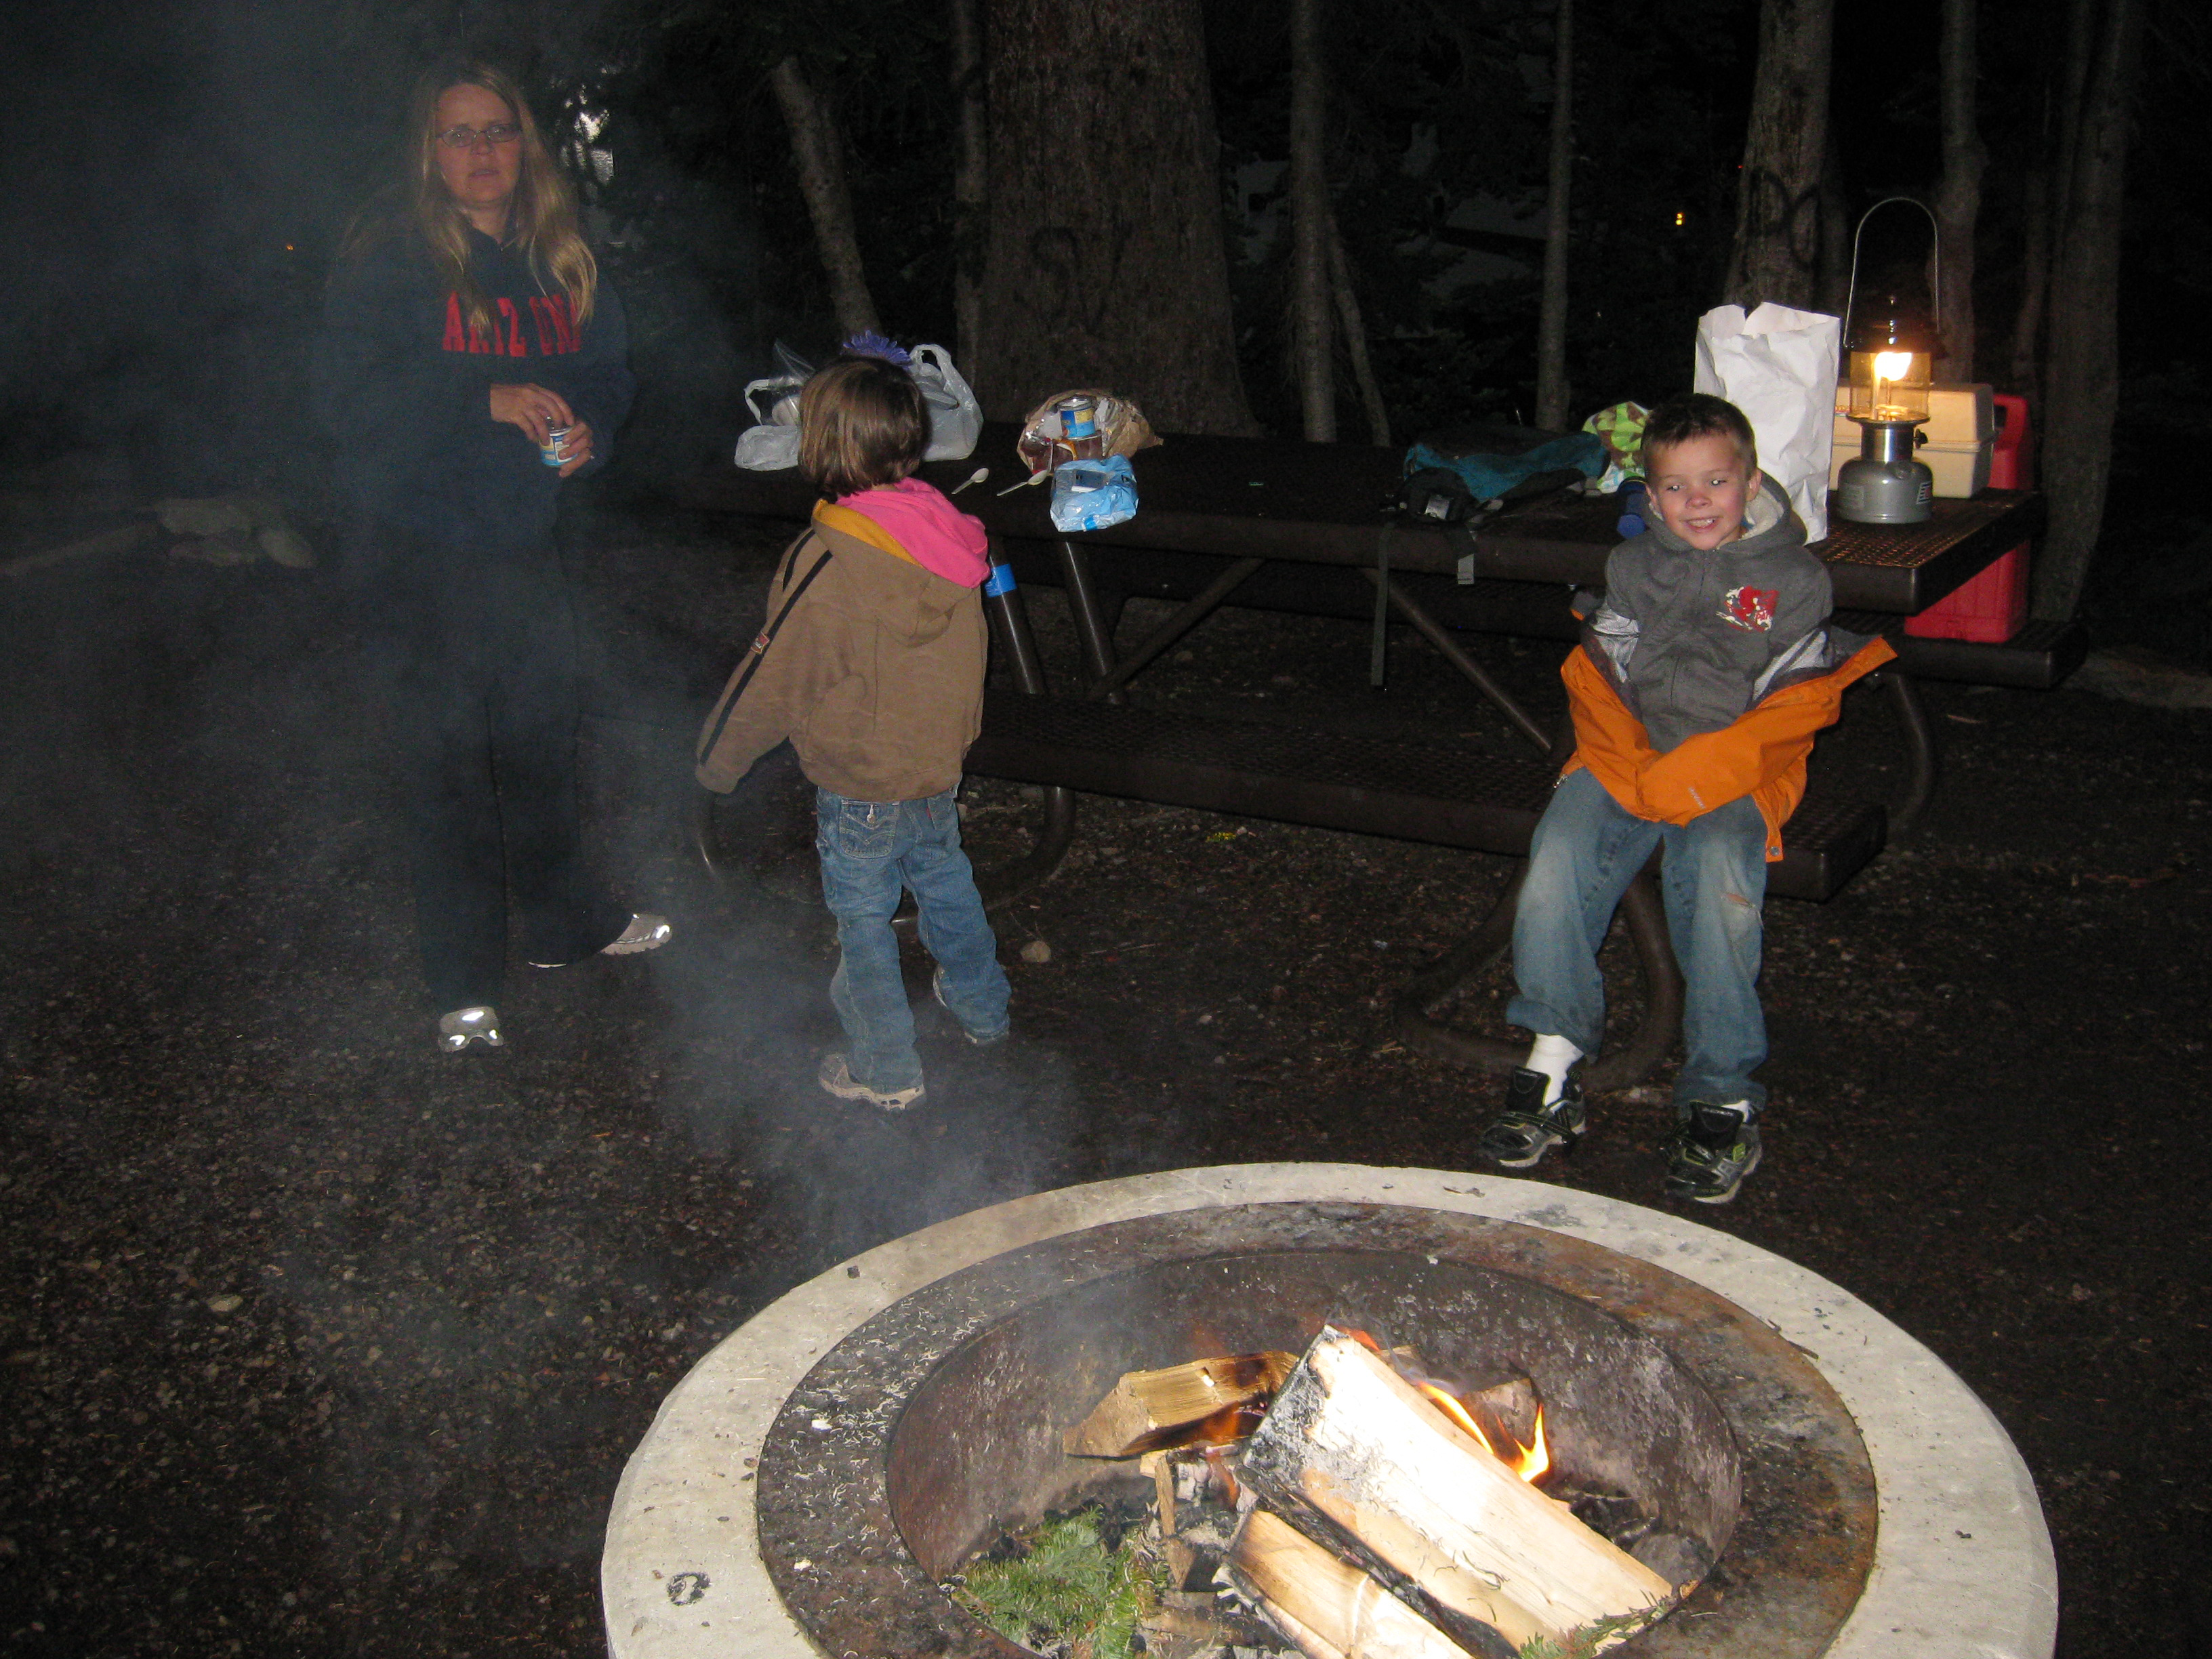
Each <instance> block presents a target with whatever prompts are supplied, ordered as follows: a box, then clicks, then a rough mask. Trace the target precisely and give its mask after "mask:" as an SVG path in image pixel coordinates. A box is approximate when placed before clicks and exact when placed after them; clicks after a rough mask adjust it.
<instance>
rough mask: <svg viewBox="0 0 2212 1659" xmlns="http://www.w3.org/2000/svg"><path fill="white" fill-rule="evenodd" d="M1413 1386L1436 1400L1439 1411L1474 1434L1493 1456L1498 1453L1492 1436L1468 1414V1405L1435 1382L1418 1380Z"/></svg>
mask: <svg viewBox="0 0 2212 1659" xmlns="http://www.w3.org/2000/svg"><path fill="white" fill-rule="evenodd" d="M1413 1386H1414V1387H1415V1388H1417V1389H1419V1390H1420V1391H1421V1392H1422V1393H1423V1394H1425V1395H1428V1397H1429V1398H1430V1399H1431V1400H1432V1401H1435V1402H1436V1406H1437V1410H1438V1411H1440V1412H1442V1413H1443V1414H1444V1415H1445V1416H1446V1417H1449V1419H1451V1420H1452V1421H1453V1422H1455V1423H1456V1424H1458V1425H1460V1427H1462V1429H1465V1430H1466V1431H1468V1433H1469V1434H1471V1435H1473V1436H1474V1438H1475V1443H1476V1444H1477V1445H1479V1446H1480V1447H1481V1448H1482V1449H1483V1450H1485V1451H1486V1452H1488V1453H1489V1454H1490V1455H1492V1456H1493V1457H1495V1456H1496V1455H1498V1448H1497V1447H1495V1446H1493V1445H1492V1444H1491V1443H1490V1437H1489V1436H1488V1435H1486V1434H1485V1433H1484V1432H1483V1431H1482V1429H1481V1426H1480V1425H1479V1424H1477V1423H1476V1422H1475V1420H1474V1419H1473V1418H1472V1417H1469V1416H1468V1414H1467V1407H1464V1406H1462V1405H1461V1404H1460V1403H1459V1401H1456V1400H1455V1399H1453V1398H1452V1397H1451V1396H1450V1395H1448V1394H1446V1393H1445V1392H1444V1391H1443V1389H1440V1388H1438V1387H1437V1385H1436V1384H1435V1383H1414V1384H1413Z"/></svg>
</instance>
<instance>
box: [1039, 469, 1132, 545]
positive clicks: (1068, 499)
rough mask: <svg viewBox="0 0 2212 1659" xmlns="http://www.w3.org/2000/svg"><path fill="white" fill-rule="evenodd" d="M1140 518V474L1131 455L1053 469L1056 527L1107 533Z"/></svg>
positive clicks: (1053, 504) (1053, 525)
mask: <svg viewBox="0 0 2212 1659" xmlns="http://www.w3.org/2000/svg"><path fill="white" fill-rule="evenodd" d="M1136 516H1137V474H1136V472H1135V471H1134V469H1133V468H1132V467H1131V466H1130V465H1129V458H1128V457H1127V455H1109V456H1107V457H1106V458H1105V459H1103V460H1097V461H1066V462H1063V463H1062V464H1061V465H1059V466H1056V467H1054V469H1053V473H1052V527H1053V528H1054V530H1103V529H1105V528H1107V526H1109V525H1117V524H1127V522H1128V521H1129V520H1132V519H1133V518H1135V517H1136Z"/></svg>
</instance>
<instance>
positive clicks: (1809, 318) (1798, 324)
mask: <svg viewBox="0 0 2212 1659" xmlns="http://www.w3.org/2000/svg"><path fill="white" fill-rule="evenodd" d="M1842 342H1843V324H1842V323H1841V322H1840V321H1838V319H1836V318H1833V317H1830V316H1827V315H1826V314H1825V313H1820V312H1817V311H1792V310H1790V307H1787V306H1778V305H1763V306H1761V307H1759V309H1758V310H1756V311H1754V312H1753V313H1751V315H1750V316H1748V317H1747V316H1745V315H1744V314H1743V307H1741V306H1717V307H1714V308H1713V309H1712V310H1711V311H1709V312H1707V313H1705V315H1704V316H1702V317H1700V318H1699V319H1698V370H1697V376H1698V378H1697V390H1699V392H1711V393H1712V394H1713V395H1714V396H1715V397H1717V398H1727V399H1728V400H1729V402H1730V403H1732V404H1735V406H1736V407H1737V408H1738V409H1740V410H1742V411H1743V412H1744V416H1745V418H1746V419H1747V420H1748V421H1750V422H1751V430H1752V434H1753V436H1755V437H1756V438H1757V439H1758V440H1759V466H1760V467H1761V468H1762V469H1763V470H1764V471H1765V473H1766V476H1767V477H1770V478H1772V479H1773V480H1774V481H1775V482H1776V483H1779V484H1780V485H1781V486H1782V488H1783V490H1784V493H1785V494H1787V495H1789V497H1790V506H1792V507H1796V509H1797V516H1798V517H1799V518H1801V519H1802V520H1804V521H1805V537H1806V539H1807V540H1808V541H1815V542H1817V541H1819V540H1820V538H1823V537H1824V536H1826V534H1827V533H1828V462H1829V459H1830V455H1829V452H1830V450H1831V449H1832V447H1834V445H1835V441H1836V433H1835V427H1836V378H1837V371H1838V356H1837V352H1838V348H1839V347H1840V346H1841V344H1842Z"/></svg>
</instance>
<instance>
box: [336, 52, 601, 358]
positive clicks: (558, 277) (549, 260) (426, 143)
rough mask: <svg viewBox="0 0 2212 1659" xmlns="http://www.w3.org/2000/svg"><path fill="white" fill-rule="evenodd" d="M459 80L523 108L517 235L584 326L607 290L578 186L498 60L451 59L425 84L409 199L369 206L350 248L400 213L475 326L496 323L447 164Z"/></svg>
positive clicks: (413, 107) (415, 103)
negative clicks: (446, 115) (581, 214)
mask: <svg viewBox="0 0 2212 1659" xmlns="http://www.w3.org/2000/svg"><path fill="white" fill-rule="evenodd" d="M455 87H482V88H483V89H484V90H485V91H486V92H489V93H490V94H492V95H493V96H494V97H495V98H497V99H499V100H501V102H502V103H504V104H505V105H506V106H507V107H508V108H509V109H511V110H513V112H514V122H515V125H517V126H519V127H520V128H521V129H522V141H521V142H522V158H521V160H522V170H521V173H520V176H519V177H518V178H517V179H516V180H515V184H514V199H513V203H512V204H510V206H509V208H508V226H509V228H510V230H511V231H512V233H513V234H512V242H513V246H515V247H517V248H519V249H520V251H521V252H522V255H523V257H524V258H526V259H527V260H528V261H529V262H530V268H531V269H532V270H534V271H536V272H537V273H538V276H540V278H541V279H543V278H550V280H551V281H553V282H554V283H557V284H558V285H559V286H560V287H561V289H562V290H563V291H564V292H565V293H566V294H567V295H568V312H569V314H570V315H571V316H572V317H574V319H575V320H576V325H577V326H578V327H579V328H581V327H582V326H583V325H584V324H585V323H586V321H588V320H589V319H590V318H591V315H592V301H593V300H594V299H595V298H596V297H597V296H598V294H599V261H598V260H596V259H594V258H592V250H591V249H590V248H588V247H586V246H585V245H584V238H583V235H582V233H581V232H580V230H579V229H578V228H577V221H576V193H575V191H573V190H571V189H570V188H569V187H568V179H567V178H566V177H565V176H564V175H563V174H562V171H561V168H560V166H559V164H558V163H556V161H554V160H553V155H552V153H551V152H550V150H548V149H546V148H545V140H544V135H543V134H542V133H540V132H539V131H538V122H537V118H535V117H534V116H532V114H531V112H530V104H529V101H528V100H526V99H525V98H524V97H523V95H522V88H520V87H519V86H517V85H516V84H515V83H514V80H513V76H509V75H507V73H506V72H505V71H504V70H499V69H495V68H494V67H492V66H491V65H490V64H474V63H453V64H442V65H441V66H440V67H438V68H436V69H434V70H431V71H430V73H428V75H425V76H423V77H422V79H421V80H420V81H418V82H416V84H415V96H414V99H413V100H412V102H411V104H410V106H409V112H408V135H409V155H408V165H407V172H406V176H405V177H404V179H403V180H402V181H401V183H400V187H399V190H398V197H399V200H398V203H397V204H392V206H393V207H394V208H395V209H396V210H394V211H387V212H386V213H385V214H382V215H372V214H368V213H365V214H363V215H362V216H361V218H359V219H358V220H356V222H355V223H354V226H353V228H352V229H351V230H350V231H349V233H348V234H347V237H346V243H345V250H346V252H348V253H349V254H354V255H358V254H360V253H362V252H365V251H366V250H367V248H368V246H370V245H371V244H372V243H374V242H375V241H376V240H379V239H380V237H381V236H382V235H383V234H386V232H387V231H388V230H390V229H392V228H395V227H394V225H393V222H394V221H395V220H396V221H398V222H400V223H404V224H409V225H411V228H413V229H414V231H415V233H416V234H417V235H419V236H420V237H421V238H422V242H423V244H424V246H426V247H427V248H428V250H429V253H430V260H431V263H432V264H433V265H435V267H436V269H437V272H438V275H439V276H441V278H442V279H443V280H444V282H445V284H446V286H447V288H448V289H450V290H452V292H453V294H454V295H456V296H457V297H458V298H459V301H460V302H461V309H462V311H463V312H464V313H465V314H466V315H467V317H468V321H469V327H470V330H471V332H479V331H481V332H489V331H490V330H491V328H492V317H491V303H490V301H488V300H486V299H485V298H484V294H483V289H481V288H479V287H478V286H477V282H476V278H475V277H474V276H472V275H471V272H470V270H469V235H468V232H469V222H468V220H467V219H466V218H465V217H464V216H463V215H462V213H461V210H460V207H459V204H457V203H455V202H454V200H453V194H452V192H451V191H448V190H447V188H446V180H445V176H444V175H443V174H442V173H440V172H439V170H438V100H439V99H441V98H442V97H443V96H445V94H447V92H449V91H451V90H452V89H453V88H455Z"/></svg>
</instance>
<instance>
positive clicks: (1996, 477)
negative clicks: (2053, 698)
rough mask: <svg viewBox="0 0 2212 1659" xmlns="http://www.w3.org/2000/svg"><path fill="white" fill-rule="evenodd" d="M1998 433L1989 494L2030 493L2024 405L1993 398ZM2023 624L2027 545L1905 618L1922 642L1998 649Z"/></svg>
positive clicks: (2031, 450)
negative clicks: (1965, 642) (1957, 642)
mask: <svg viewBox="0 0 2212 1659" xmlns="http://www.w3.org/2000/svg"><path fill="white" fill-rule="evenodd" d="M1990 401H1991V402H1992V403H1993V404H1996V416H1997V433H1996V441H1994V442H1993V443H1991V444H1990V489H2033V488H2034V487H2035V446H2034V441H2033V434H2032V433H2031V432H2030V431H2029V430H2028V424H2027V398H2015V397H2013V396H2012V395H2010V394H2009V393H2008V392H1997V393H1996V394H1994V395H1993V396H1992V397H1991V398H1990ZM2026 622H2027V543H2026V542H2022V543H2021V544H2020V545H2019V546H2018V547H2015V548H2014V549H2013V550H2011V551H2010V552H2009V553H2005V554H2002V555H2001V556H1999V557H1998V558H1997V559H1996V561H1995V562H1993V563H1991V564H1990V566H1989V567H1988V568H1986V569H1984V571H1983V572H1982V574H1980V575H1978V576H1977V577H1975V578H1974V579H1973V580H1972V581H1970V582H1968V583H1967V584H1966V586H1964V587H1961V588H1960V589H1959V590H1958V591H1957V592H1954V593H1951V594H1948V595H1947V596H1945V597H1944V598H1942V599H1938V600H1937V601H1936V603H1935V604H1933V605H1929V607H1928V608H1927V609H1926V610H1925V611H1922V612H1921V613H1920V614H1919V615H1918V616H1917V617H1907V618H1905V632H1906V633H1908V634H1910V635H1913V636H1914V637H1915V638H1917V639H1923V640H1972V641H1974V642H1975V643H1977V644H1978V645H2002V644H2003V643H2004V642H2005V641H2007V640H2008V639H2010V638H2011V637H2012V636H2013V635H2015V634H2017V633H2019V632H2020V630H2021V624H2022V623H2026Z"/></svg>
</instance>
